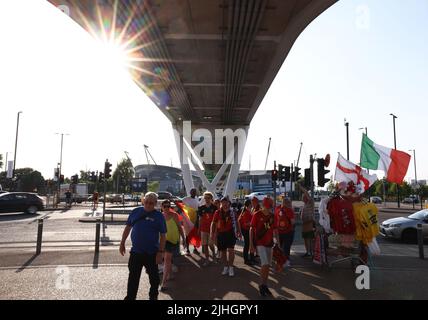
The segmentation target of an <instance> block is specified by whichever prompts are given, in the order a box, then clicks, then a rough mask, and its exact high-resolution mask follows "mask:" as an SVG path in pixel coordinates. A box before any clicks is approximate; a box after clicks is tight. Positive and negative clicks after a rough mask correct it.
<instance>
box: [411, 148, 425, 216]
mask: <svg viewBox="0 0 428 320" xmlns="http://www.w3.org/2000/svg"><path fill="white" fill-rule="evenodd" d="M409 151H410V152H412V151H413V162H414V164H415V190H416V187H417V186H418V175H417V173H416V150H415V149H413V150H409ZM421 203H422V200H421ZM414 208H415V198H413V209H414Z"/></svg>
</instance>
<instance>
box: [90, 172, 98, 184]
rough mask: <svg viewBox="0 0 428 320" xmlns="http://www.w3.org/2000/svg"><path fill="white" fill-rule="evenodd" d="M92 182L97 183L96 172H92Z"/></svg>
mask: <svg viewBox="0 0 428 320" xmlns="http://www.w3.org/2000/svg"><path fill="white" fill-rule="evenodd" d="M90 180H91V181H92V182H96V181H97V176H96V175H95V172H94V171H92V172H91V179H90Z"/></svg>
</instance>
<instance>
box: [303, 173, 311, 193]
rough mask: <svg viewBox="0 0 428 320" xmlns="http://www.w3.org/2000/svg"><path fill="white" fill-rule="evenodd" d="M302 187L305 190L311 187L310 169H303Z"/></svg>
mask: <svg viewBox="0 0 428 320" xmlns="http://www.w3.org/2000/svg"><path fill="white" fill-rule="evenodd" d="M304 186H305V188H306V189H310V188H311V187H312V182H311V169H305V182H304Z"/></svg>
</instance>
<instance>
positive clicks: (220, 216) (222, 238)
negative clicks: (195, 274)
mask: <svg viewBox="0 0 428 320" xmlns="http://www.w3.org/2000/svg"><path fill="white" fill-rule="evenodd" d="M237 220H238V219H237V218H236V216H235V213H234V212H233V211H232V210H231V209H230V201H229V198H227V197H223V198H222V199H221V206H220V210H217V211H216V213H215V214H214V218H213V221H212V223H211V239H212V240H214V235H215V234H216V233H217V248H218V250H219V251H220V252H221V261H222V263H223V265H224V268H223V272H222V275H224V276H225V275H227V274H229V276H230V277H233V276H235V272H234V269H233V262H234V260H235V244H236V238H240V237H241V228H240V227H239V223H238V221H237ZM227 253H228V254H229V257H227Z"/></svg>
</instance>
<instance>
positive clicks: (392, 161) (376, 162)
mask: <svg viewBox="0 0 428 320" xmlns="http://www.w3.org/2000/svg"><path fill="white" fill-rule="evenodd" d="M410 159H411V156H410V155H409V154H407V153H405V152H403V151H399V150H395V149H391V148H387V147H383V146H380V145H378V144H376V143H374V142H373V141H372V140H370V139H369V137H367V135H366V134H363V141H362V144H361V167H363V168H367V169H372V170H383V171H385V175H386V179H387V181H389V182H392V183H398V184H401V183H403V180H404V178H405V176H406V174H407V170H408V169H409V164H410Z"/></svg>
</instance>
